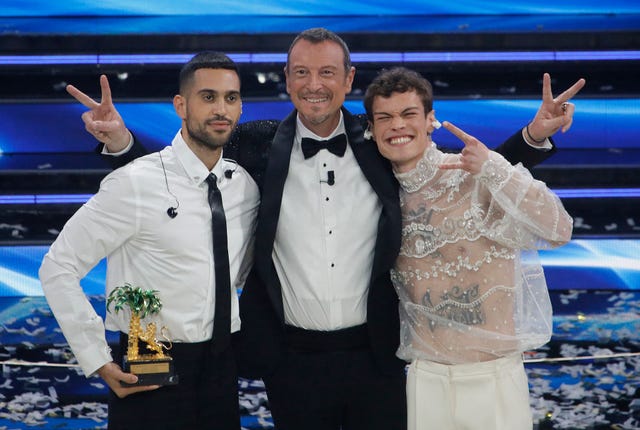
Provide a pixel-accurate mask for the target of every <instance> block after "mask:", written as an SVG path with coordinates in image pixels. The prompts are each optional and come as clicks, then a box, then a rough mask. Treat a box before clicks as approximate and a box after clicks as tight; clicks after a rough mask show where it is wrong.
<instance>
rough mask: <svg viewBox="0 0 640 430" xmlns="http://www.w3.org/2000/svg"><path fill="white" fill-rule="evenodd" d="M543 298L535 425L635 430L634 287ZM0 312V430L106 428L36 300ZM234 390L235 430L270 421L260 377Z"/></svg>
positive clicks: (534, 358) (533, 370)
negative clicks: (548, 317)
mask: <svg viewBox="0 0 640 430" xmlns="http://www.w3.org/2000/svg"><path fill="white" fill-rule="evenodd" d="M551 296H552V301H553V306H554V336H553V338H552V340H551V342H549V344H547V345H546V346H544V347H542V348H540V349H539V350H536V351H531V352H529V353H527V354H526V359H527V364H526V369H527V373H528V375H529V385H530V389H531V407H532V410H533V414H534V421H535V428H536V429H538V430H543V429H612V428H615V429H638V428H640V388H638V387H640V356H638V355H634V354H637V353H639V352H640V292H638V291H620V290H616V291H602V290H588V291H587V290H567V291H562V290H554V291H551ZM92 299H93V301H94V304H95V306H96V308H100V307H104V298H103V297H100V296H96V297H93V298H92ZM0 317H1V318H0V321H2V323H1V325H0V341H1V342H0V343H1V346H0V362H2V363H3V366H2V377H1V378H0V429H2V430H9V429H27V428H34V427H35V428H48V429H50V428H56V429H99V428H106V427H107V422H106V418H107V406H106V393H107V388H106V386H105V385H104V384H103V383H102V381H101V380H100V379H99V378H90V379H87V378H85V377H84V376H83V375H82V373H81V372H80V371H79V369H78V368H77V367H73V364H74V363H75V361H74V357H73V355H72V354H71V353H70V350H69V348H68V346H67V345H66V343H65V341H64V338H63V337H62V335H61V333H60V330H59V327H58V325H57V323H56V322H55V320H54V319H53V317H52V315H51V312H50V310H49V307H48V305H47V303H46V300H45V299H44V297H39V296H35V297H5V298H0ZM575 357H578V358H577V359H576V358H575ZM25 362H29V363H33V364H30V365H24V363H25ZM45 362H46V363H51V364H55V366H51V365H46V364H45ZM19 363H22V364H19ZM238 388H239V392H240V409H241V413H242V426H243V428H244V429H247V430H249V429H272V428H274V427H273V422H272V420H271V414H270V412H269V404H268V401H267V396H266V393H265V392H264V386H263V385H262V383H261V381H253V380H244V379H241V380H240V381H239V383H238Z"/></svg>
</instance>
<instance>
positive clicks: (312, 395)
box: [264, 326, 407, 430]
mask: <svg viewBox="0 0 640 430" xmlns="http://www.w3.org/2000/svg"><path fill="white" fill-rule="evenodd" d="M264 383H265V387H266V390H267V396H268V398H269V405H270V407H271V413H272V416H273V419H274V424H275V428H276V430H405V429H406V428H407V406H406V388H405V386H406V377H405V373H404V372H402V371H400V372H398V374H397V375H394V376H387V375H382V374H381V373H380V372H379V371H378V369H377V367H376V365H375V363H374V360H373V355H372V353H371V349H370V347H369V344H368V337H367V333H366V326H359V327H355V328H349V329H346V330H339V331H336V332H318V331H307V330H301V329H297V328H293V327H287V355H286V358H285V359H284V360H283V362H282V363H281V364H280V365H279V366H278V369H277V370H276V372H275V373H274V374H273V375H270V376H269V377H267V378H264Z"/></svg>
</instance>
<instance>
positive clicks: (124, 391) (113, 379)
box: [98, 362, 160, 399]
mask: <svg viewBox="0 0 640 430" xmlns="http://www.w3.org/2000/svg"><path fill="white" fill-rule="evenodd" d="M98 375H100V377H101V378H102V379H104V381H105V382H106V383H107V385H108V386H109V388H111V389H112V390H113V392H114V393H115V394H116V396H118V397H119V398H121V399H122V398H125V397H127V396H128V395H131V394H134V393H139V392H140V391H151V390H157V389H158V388H160V385H145V386H137V387H123V386H122V385H120V381H122V382H126V383H128V384H133V383H135V382H136V381H137V380H138V377H137V376H136V375H134V374H133V373H125V372H123V371H122V369H121V368H120V366H118V365H117V364H116V363H114V362H110V363H107V364H105V365H104V366H102V367H101V368H100V369H98Z"/></svg>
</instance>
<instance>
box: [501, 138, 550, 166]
mask: <svg viewBox="0 0 640 430" xmlns="http://www.w3.org/2000/svg"><path fill="white" fill-rule="evenodd" d="M549 140H550V141H551V149H550V150H548V151H544V150H540V149H538V148H534V147H533V146H531V145H529V144H528V143H527V142H526V141H525V140H524V137H523V136H522V130H518V131H517V132H516V133H515V134H513V135H512V136H511V137H509V138H508V139H507V140H505V141H504V142H503V143H502V144H501V145H500V146H498V147H497V148H495V149H494V151H495V152H497V153H498V154H501V155H502V156H503V157H504V158H506V159H507V160H508V161H509V162H510V163H511V164H513V165H515V164H518V163H522V165H523V166H524V167H526V168H527V169H531V168H532V167H534V166H536V165H538V164H540V163H542V162H543V161H545V160H546V159H547V158H549V157H551V156H552V155H553V154H555V153H556V151H557V148H556V145H555V144H554V143H553V140H552V139H551V138H549Z"/></svg>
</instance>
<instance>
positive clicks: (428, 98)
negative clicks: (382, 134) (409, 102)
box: [364, 67, 433, 122]
mask: <svg viewBox="0 0 640 430" xmlns="http://www.w3.org/2000/svg"><path fill="white" fill-rule="evenodd" d="M409 91H415V92H416V93H417V94H418V96H420V99H421V100H422V105H423V106H424V113H425V115H426V114H427V113H429V112H431V110H432V109H433V88H432V87H431V83H430V82H429V81H428V80H426V79H425V78H423V77H422V75H421V74H420V73H418V72H415V71H413V70H410V69H407V68H406V67H394V68H392V69H388V70H387V69H383V70H382V71H381V72H380V73H379V74H378V76H376V77H375V79H374V80H373V81H372V82H371V84H369V86H368V87H367V91H366V93H365V95H364V109H365V111H366V112H367V118H368V119H369V121H371V122H373V112H372V110H373V99H374V98H375V97H378V96H380V97H384V98H389V97H391V94H392V93H406V92H409Z"/></svg>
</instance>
